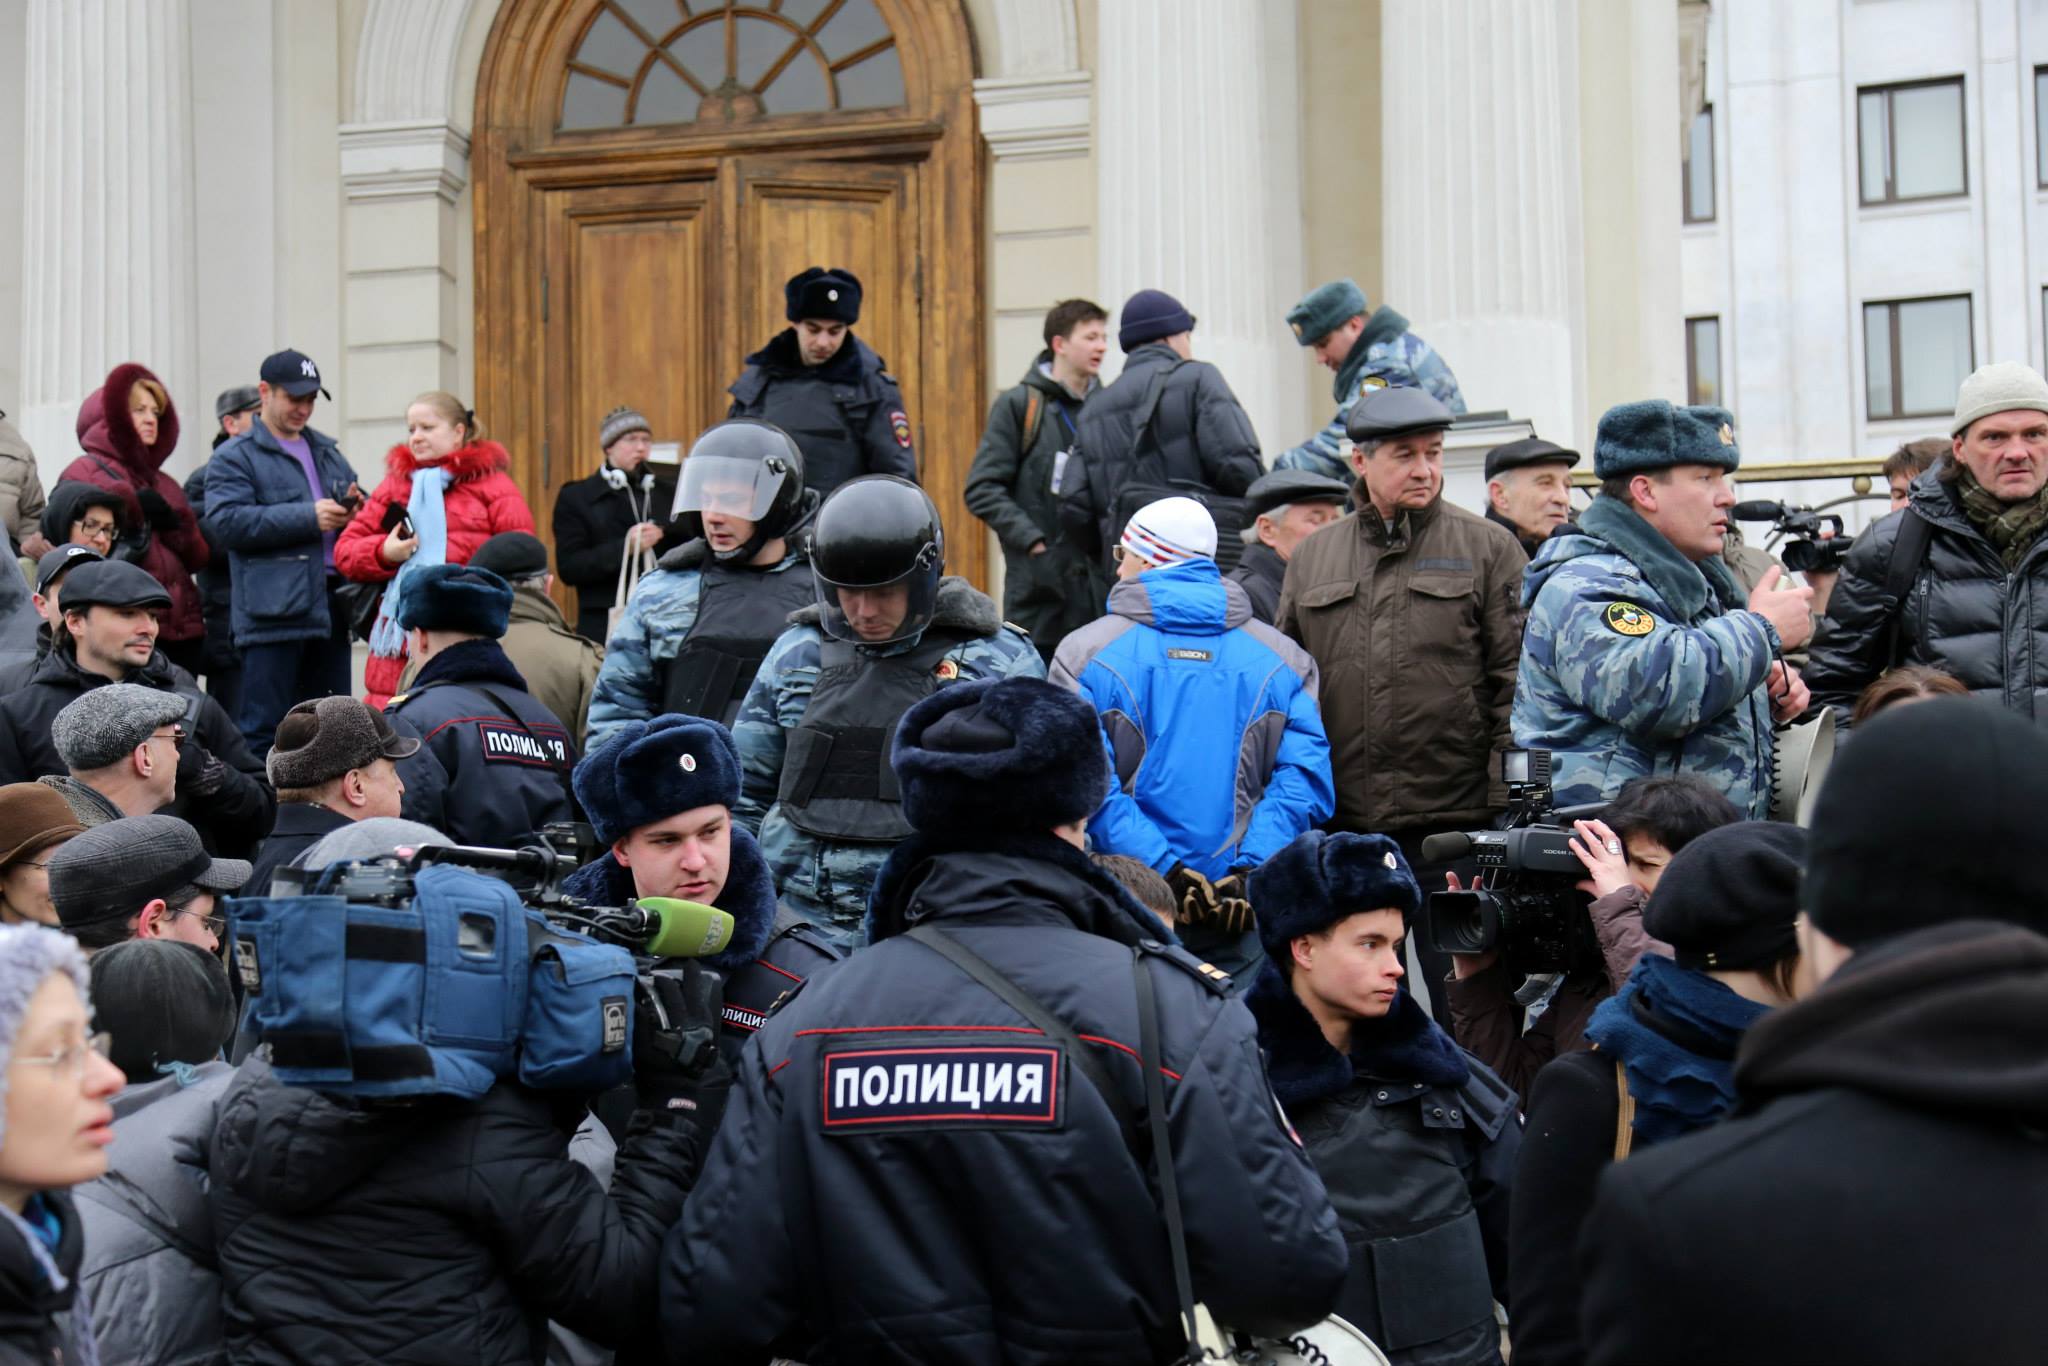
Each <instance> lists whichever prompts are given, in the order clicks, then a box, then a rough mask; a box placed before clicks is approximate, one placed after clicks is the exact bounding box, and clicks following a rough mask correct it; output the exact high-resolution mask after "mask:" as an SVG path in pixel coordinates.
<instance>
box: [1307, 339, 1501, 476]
mask: <svg viewBox="0 0 2048 1366" xmlns="http://www.w3.org/2000/svg"><path fill="white" fill-rule="evenodd" d="M1389 386H1392V387H1394V388H1396V389H1400V388H1409V389H1427V390H1428V391H1429V393H1430V396H1431V397H1433V398H1435V399H1436V400H1437V401H1438V402H1439V403H1441V404H1443V405H1444V406H1445V407H1446V408H1449V409H1450V410H1451V411H1452V412H1454V413H1462V412H1464V411H1465V396H1464V395H1463V394H1461V393H1459V392H1458V377H1457V376H1456V375H1454V374H1452V373H1451V367H1450V366H1448V365H1446V364H1444V358H1443V357H1442V356H1439V355H1438V354H1437V353H1436V351H1435V350H1434V349H1433V348H1431V346H1430V344H1429V343H1428V342H1426V341H1424V340H1423V339H1422V338H1420V337H1418V336H1416V335H1415V334H1414V333H1413V332H1410V331H1409V330H1408V320H1407V319H1406V318H1404V317H1402V316H1401V315H1400V314H1398V313H1396V312H1395V311H1394V310H1393V309H1391V308H1385V307H1382V308H1380V309H1379V310H1378V311H1376V312H1375V313H1374V314H1373V315H1372V316H1371V317H1370V318H1367V319H1366V320H1365V330H1364V331H1363V332H1361V333H1359V334H1358V340H1357V341H1355V342H1353V343H1352V344H1351V353H1350V354H1349V355H1347V356H1346V357H1345V358H1344V364H1342V365H1341V366H1339V367H1337V380H1336V383H1335V384H1333V385H1332V386H1331V388H1332V390H1333V391H1334V393H1335V396H1336V399H1337V415H1336V416H1335V417H1333V418H1331V419H1330V422H1329V425H1328V426H1326V427H1324V428H1323V429H1322V430H1321V431H1319V432H1317V433H1316V434H1315V435H1314V436H1312V437H1310V438H1309V439H1308V440H1306V441H1304V442H1302V443H1301V444H1300V445H1299V446H1296V447H1295V448H1294V449H1292V450H1287V451H1282V452H1280V454H1279V455H1278V456H1277V457H1275V458H1274V460H1273V468H1274V469H1276V470H1307V471H1309V472H1310V473H1312V474H1320V475H1322V476H1323V477H1324V478H1326V479H1341V480H1343V481H1344V482H1345V483H1347V484H1348V483H1350V482H1351V479H1352V473H1351V467H1350V466H1349V465H1347V464H1345V463H1344V448H1345V445H1346V444H1347V440H1348V438H1346V436H1345V435H1344V414H1345V413H1347V412H1349V411H1351V405H1352V404H1354V403H1356V402H1358V400H1360V399H1361V398H1364V397H1365V396H1366V395H1367V394H1369V393H1371V392H1372V391H1373V390H1375V389H1384V388H1387V387H1389Z"/></svg>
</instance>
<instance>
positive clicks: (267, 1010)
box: [226, 834, 733, 1098]
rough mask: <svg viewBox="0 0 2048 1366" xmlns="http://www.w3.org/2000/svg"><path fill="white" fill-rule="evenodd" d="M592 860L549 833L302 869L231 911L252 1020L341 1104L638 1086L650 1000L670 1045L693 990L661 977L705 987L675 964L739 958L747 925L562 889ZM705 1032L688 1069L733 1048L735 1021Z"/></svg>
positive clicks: (685, 1043)
mask: <svg viewBox="0 0 2048 1366" xmlns="http://www.w3.org/2000/svg"><path fill="white" fill-rule="evenodd" d="M578 866H579V865H578V862H577V860H576V859H575V857H573V856H572V855H569V854H565V853H560V852H557V850H556V848H555V847H554V845H553V843H552V842H551V840H550V838H549V837H548V836H547V835H545V834H543V835H542V836H541V837H540V839H539V842H538V843H536V844H534V845H531V846H526V847H522V848H519V849H486V848H476V847H469V846H460V845H456V846H434V845H428V846H422V847H420V848H416V849H400V850H398V851H396V852H395V853H392V854H388V855H384V856H381V857H377V858H370V859H360V860H348V861H343V862H340V863H336V864H332V865H329V866H328V867H326V868H322V869H318V870H314V871H310V872H308V871H301V870H284V871H282V872H280V874H279V876H278V878H277V879H276V880H275V881H274V882H273V884H272V894H271V895H269V896H265V897H254V898H248V897H241V898H234V899H231V900H229V901H228V902H227V903H226V913H227V917H228V944H229V951H230V962H231V964H232V966H233V968H234V970H235V971H236V972H237V973H238V974H239V976H240V979H241V983H242V987H243V992H244V995H245V998H246V1000H247V1007H246V1015H245V1024H246V1027H247V1028H249V1029H250V1030H251V1031H252V1032H253V1033H255V1034H256V1035H257V1036H258V1038H259V1039H260V1040H261V1041H262V1042H263V1043H265V1044H267V1045H269V1047H270V1060H271V1065H272V1067H273V1069H274V1070H275V1071H276V1073H277V1075H278V1079H279V1080H281V1081H284V1082H286V1083H289V1084H298V1085H305V1086H311V1087H315V1088H317V1089H319V1090H322V1091H326V1092H330V1093H335V1094H341V1095H353V1096H364V1097H405V1096H416V1095H458V1096H465V1097H470V1098H475V1097H477V1096H481V1095H483V1094H484V1093H485V1092H486V1091H488V1090H489V1089H490V1088H491V1086H492V1085H493V1084H495V1083H496V1082H497V1081H498V1080H500V1079H501V1078H507V1077H517V1078H518V1080H519V1081H521V1082H522V1083H524V1084H525V1085H528V1086H534V1087H540V1088H543V1089H547V1088H555V1089H575V1090H584V1091H590V1092H597V1091H602V1090H607V1089H609V1088H611V1087H613V1086H618V1085H621V1084H623V1083H625V1082H626V1081H628V1080H630V1079H631V1077H632V1052H633V1031H634V1021H635V1018H636V1009H635V1005H636V1000H637V1001H638V1002H639V1003H640V1005H641V1006H642V1007H643V1008H645V1009H648V1010H650V1011H652V1012H653V1018H655V1019H656V1020H657V1022H658V1024H659V1027H660V1028H661V1030H662V1031H663V1034H664V1039H665V1038H666V1035H667V1034H668V1033H669V1032H671V1031H672V1030H674V1029H675V1028H677V1027H678V1023H677V1022H676V1021H673V1020H671V1019H670V1018H669V1017H668V1013H667V1011H666V1010H665V1008H664V1005H663V1000H664V996H665V995H666V996H667V997H668V998H669V999H671V1000H672V999H675V995H676V993H675V992H674V991H673V990H671V991H669V992H667V993H664V992H662V991H659V990H657V989H656V986H657V981H658V979H660V978H662V977H664V976H685V975H687V976H694V977H697V978H700V979H701V977H702V975H703V973H704V971H705V970H703V969H700V968H697V967H696V966H695V965H689V966H688V967H685V966H684V965H683V964H680V963H678V962H676V961H675V960H678V959H689V958H700V957H707V956H710V955H712V954H716V953H718V952H720V951H721V950H723V949H724V948H725V946H726V945H727V944H728V943H729V942H730V941H731V939H732V933H733V921H732V917H731V916H730V915H728V914H726V913H725V912H724V911H721V910H719V909H717V908H716V907H712V906H704V905H700V904H698V903H696V902H689V901H678V900H671V899H668V898H662V897H644V898H641V899H639V900H638V901H636V902H635V903H634V904H632V905H630V906H605V905H595V904H591V903H589V902H586V901H583V900H581V899H579V898H577V897H574V896H571V895H569V894H567V893H565V892H563V891H562V882H563V880H564V879H565V878H566V877H567V876H568V875H569V874H570V873H572V872H574V871H575V869H576V868H577V867H578ZM715 976H716V975H715V974H713V978H714V980H715ZM670 985H671V986H673V984H670ZM699 985H700V986H701V985H702V984H701V982H700V983H699ZM700 994H701V993H700ZM688 1024H689V1027H688V1028H685V1029H683V1031H682V1037H681V1042H680V1044H679V1047H678V1048H677V1050H676V1053H675V1059H674V1061H675V1062H676V1063H677V1065H679V1066H682V1067H685V1068H687V1067H689V1066H690V1065H692V1063H693V1062H694V1061H696V1060H698V1059H699V1058H701V1057H707V1056H709V1054H710V1051H711V1050H712V1049H714V1048H715V1047H716V1046H717V1012H716V1010H715V1008H714V1009H713V1010H712V1011H711V1013H710V1015H709V1017H708V1018H707V1019H706V1020H704V1021H703V1022H702V1027H701V1028H698V1027H697V1024H696V1021H695V1019H694V1015H693V1016H692V1018H691V1020H690V1021H689V1022H688ZM700 1034H701V1037H698V1035H700Z"/></svg>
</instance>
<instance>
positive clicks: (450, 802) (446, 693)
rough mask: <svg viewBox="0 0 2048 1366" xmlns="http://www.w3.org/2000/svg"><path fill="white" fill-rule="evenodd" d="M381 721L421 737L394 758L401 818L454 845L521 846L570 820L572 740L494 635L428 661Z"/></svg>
mask: <svg viewBox="0 0 2048 1366" xmlns="http://www.w3.org/2000/svg"><path fill="white" fill-rule="evenodd" d="M385 713H386V714H387V715H388V716H389V717H390V718H391V727H392V729H393V730H396V731H398V732H399V733H400V734H403V735H410V736H413V737H415V738H417V739H419V740H420V741H422V742H423V743H422V744H421V745H420V748H419V752H418V753H417V754H415V755H413V756H412V757H411V758H410V759H401V760H399V761H398V773H399V776H400V777H401V778H403V779H404V780H405V806H404V811H405V817H406V819H407V820H415V821H419V822H420V823H421V824H423V825H431V826H433V827H434V828H435V829H436V830H439V831H441V832H442V833H443V834H445V835H447V836H448V838H450V839H452V840H454V841H455V842H456V843H457V844H481V845H487V846H489V847H491V848H494V849H504V848H512V847H516V846H518V845H521V844H526V843H530V842H531V840H532V838H533V832H534V831H536V830H538V829H540V827H541V826H543V825H546V824H548V823H549V822H550V821H566V820H571V819H573V818H574V811H575V808H574V807H573V806H572V805H571V803H570V798H569V790H568V780H569V771H570V770H571V769H572V768H574V767H575V766H576V757H577V756H576V742H575V740H574V739H572V738H571V737H570V735H569V732H568V729H567V728H566V727H565V726H563V724H562V723H561V722H560V721H559V720H557V719H556V718H555V714H554V713H553V712H551V711H549V710H548V709H547V708H546V707H544V706H542V705H541V704H540V703H539V702H536V701H535V700H534V699H533V697H532V695H531V694H529V693H528V692H527V691H526V680H525V679H523V678H521V677H520V676H519V670H517V669H515V668H513V667H512V661H511V660H510V659H507V658H506V657H505V651H504V650H503V649H502V648H500V647H499V645H498V642H497V641H495V640H465V641H462V642H460V643H458V644H455V645H451V646H449V647H448V648H447V649H445V650H443V651H442V652H441V653H440V654H437V655H435V656H434V657H433V658H432V659H430V660H428V661H427V662H426V664H425V665H423V666H422V667H421V669H420V672H419V676H418V677H417V678H415V679H414V680H413V685H412V687H411V688H409V689H408V690H406V691H405V692H402V693H400V694H399V695H398V696H396V697H394V698H392V699H391V705H390V706H388V707H386V708H385Z"/></svg>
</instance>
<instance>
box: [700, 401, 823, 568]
mask: <svg viewBox="0 0 2048 1366" xmlns="http://www.w3.org/2000/svg"><path fill="white" fill-rule="evenodd" d="M813 502H814V500H813V499H811V498H810V497H809V496H808V494H807V491H806V490H805V488H804V454H803V452H802V451H801V450H799V449H797V444H796V442H795V441H793V440H791V439H790V436H789V433H788V432H785V431H783V430H782V428H780V427H777V426H775V425H774V424H773V423H768V422H761V421H757V420H756V419H754V418H751V417H736V418H733V419H731V420H730V421H727V422H721V423H719V424H718V425H717V426H715V427H711V428H708V429H706V430H705V432H704V434H703V435H702V436H699V437H698V438H697V442H696V444H695V445H693V446H691V447H690V454H689V455H688V457H687V458H685V459H684V461H683V470H682V474H681V476H680V477H679V478H678V479H677V480H676V511H677V513H678V514H683V513H695V514H698V515H699V518H700V519H701V515H702V513H703V512H704V509H705V508H706V507H712V508H720V509H723V510H724V511H726V512H729V513H731V514H732V515H733V516H735V517H741V518H744V519H746V520H747V521H749V522H752V523H753V524H754V534H753V535H752V536H750V537H748V538H747V540H746V541H745V542H744V543H743V544H740V545H737V546H734V547H733V548H732V549H730V550H714V551H712V554H713V555H715V556H716V557H717V558H718V559H721V560H738V561H739V562H740V563H742V564H745V563H746V562H748V561H749V560H751V559H753V558H754V556H755V555H756V554H758V553H759V552H760V549H761V547H762V546H764V545H766V544H768V542H770V541H772V540H774V539H775V538H776V537H778V536H786V535H788V534H789V533H790V532H791V531H792V530H794V529H795V528H796V527H797V526H799V525H800V524H801V523H802V521H803V518H804V515H805V514H806V513H807V512H809V511H810V509H811V506H812V505H813Z"/></svg>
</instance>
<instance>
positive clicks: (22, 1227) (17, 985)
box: [0, 925, 124, 1363]
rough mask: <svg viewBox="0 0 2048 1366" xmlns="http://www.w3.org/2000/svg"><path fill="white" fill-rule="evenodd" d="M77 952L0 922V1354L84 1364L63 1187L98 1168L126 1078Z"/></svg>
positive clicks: (94, 1353) (84, 1319) (77, 1231)
mask: <svg viewBox="0 0 2048 1366" xmlns="http://www.w3.org/2000/svg"><path fill="white" fill-rule="evenodd" d="M91 1028H92V1008H91V1005H90V995H89V991H88V986H87V977H86V966H85V955H84V954H82V953H80V952H79V949H78V945H76V944H75V943H73V942H72V941H71V940H70V939H69V938H67V937H65V936H64V935H62V934H59V933H58V932H57V931H55V930H49V929H45V928H43V927H42V926H40V925H9V926H5V927H0V1064H4V1066H5V1075H6V1096H5V1109H4V1112H0V1361H5V1362H14V1361H21V1362H31V1361H36V1362H54V1361H61V1362H67V1363H69V1362H94V1361H97V1360H99V1353H98V1349H97V1347H96V1345H95V1343H94V1341H93V1332H92V1319H91V1314H90V1311H89V1309H88V1308H87V1306H86V1305H85V1303H84V1302H83V1300H82V1299H76V1298H75V1297H77V1282H78V1271H79V1266H80V1263H81V1262H82V1261H83V1260H84V1254H85V1240H84V1237H83V1235H82V1231H81V1225H80V1221H79V1217H78V1210H77V1208H76V1207H75V1206H74V1205H73V1204H72V1201H71V1195H70V1188H71V1187H73V1186H75V1185H78V1184H79V1183H80V1182H83V1181H90V1180H92V1179H93V1178H95V1177H97V1176H99V1175H101V1174H102V1173H104V1172H105V1171H106V1169H107V1145H108V1144H109V1143H111V1142H113V1140H114V1110H113V1107H112V1106H111V1105H109V1104H108V1103H107V1102H108V1100H109V1099H110V1098H111V1097H112V1096H113V1094H114V1093H115V1092H116V1091H118V1090H120V1089H121V1083H122V1082H123V1080H124V1078H123V1077H122V1075H121V1071H120V1069H119V1068H117V1067H115V1066H114V1065H113V1064H112V1063H111V1062H108V1061H107V1059H106V1056H105V1054H104V1051H103V1050H104V1046H105V1044H104V1040H103V1039H99V1038H94V1037H93V1036H92V1035H91V1033H90V1030H91Z"/></svg>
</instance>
